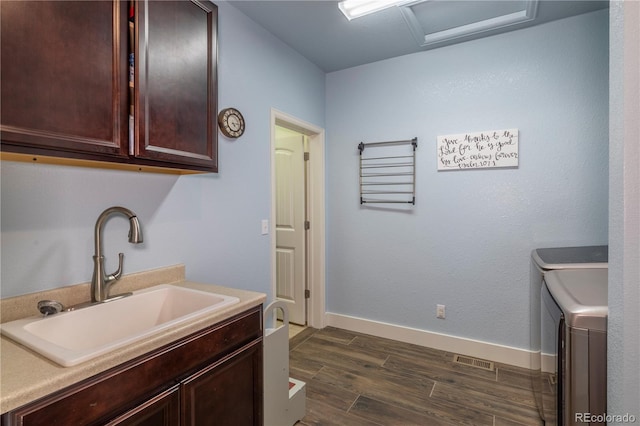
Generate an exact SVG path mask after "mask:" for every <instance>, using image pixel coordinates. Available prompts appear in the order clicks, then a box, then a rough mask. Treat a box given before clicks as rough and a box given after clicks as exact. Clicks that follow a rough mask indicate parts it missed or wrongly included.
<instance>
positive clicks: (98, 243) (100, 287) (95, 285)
mask: <svg viewBox="0 0 640 426" xmlns="http://www.w3.org/2000/svg"><path fill="white" fill-rule="evenodd" d="M114 214H122V215H124V216H126V217H127V218H128V219H129V242H130V243H132V244H139V243H141V242H142V229H141V228H140V222H139V221H138V217H137V216H136V214H135V213H133V212H132V211H131V210H129V209H127V208H125V207H119V206H115V207H110V208H108V209H106V210H105V211H103V212H102V213H101V214H100V216H98V220H97V221H96V227H95V235H94V240H95V252H94V255H93V278H92V279H91V301H92V302H104V301H105V300H107V299H109V289H110V288H111V285H113V284H114V283H115V282H116V281H117V280H119V279H120V277H121V276H122V263H123V259H124V254H123V253H119V254H118V269H117V270H116V272H114V273H113V274H109V275H107V274H106V273H105V271H104V255H103V254H102V228H103V227H104V224H105V222H106V221H107V219H108V218H109V217H110V216H111V215H114Z"/></svg>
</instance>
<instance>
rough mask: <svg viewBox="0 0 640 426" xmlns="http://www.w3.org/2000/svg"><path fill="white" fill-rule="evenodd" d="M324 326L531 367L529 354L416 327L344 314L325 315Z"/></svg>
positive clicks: (523, 350)
mask: <svg viewBox="0 0 640 426" xmlns="http://www.w3.org/2000/svg"><path fill="white" fill-rule="evenodd" d="M325 324H326V325H328V326H331V327H336V328H342V329H344V330H350V331H356V332H359V333H365V334H370V335H373V336H377V337H384V338H387V339H393V340H398V341H400V342H405V343H413V344H414V345H419V346H425V347H429V348H434V349H439V350H443V351H447V352H453V353H456V354H461V355H468V356H472V357H476V358H481V359H485V360H489V361H494V362H500V363H503V364H509V365H514V366H516V367H522V368H529V369H530V368H531V351H528V350H526V349H521V348H514V347H510V346H504V345H498V344H495V343H487V342H482V341H479V340H473V339H467V338H464V337H456V336H450V335H447V334H442V333H434V332H432V331H426V330H420V329H417V328H411V327H404V326H400V325H395V324H389V323H384V322H379V321H372V320H368V319H363V318H357V317H352V316H348V315H341V314H334V313H331V312H327V313H326V314H325Z"/></svg>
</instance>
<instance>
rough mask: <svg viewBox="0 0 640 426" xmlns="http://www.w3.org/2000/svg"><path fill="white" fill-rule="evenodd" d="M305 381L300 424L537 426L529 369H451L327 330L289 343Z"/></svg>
mask: <svg viewBox="0 0 640 426" xmlns="http://www.w3.org/2000/svg"><path fill="white" fill-rule="evenodd" d="M289 355H290V366H289V368H290V375H291V377H293V378H296V379H299V380H302V381H304V382H306V383H307V390H306V391H307V412H306V416H305V417H304V418H303V419H302V420H301V421H300V422H299V423H298V424H297V425H298V426H306V425H341V426H352V425H353V426H359V425H381V426H388V425H402V426H405V425H434V426H437V425H461V424H466V425H495V426H507V425H540V424H541V422H540V420H539V418H538V414H537V411H536V408H535V402H534V399H533V394H532V392H531V390H530V379H529V376H528V370H526V369H522V368H517V367H512V366H508V365H503V364H496V369H495V371H486V370H482V369H479V368H475V367H470V366H466V365H461V364H455V363H453V362H452V361H453V355H454V354H452V353H447V352H443V351H439V350H435V349H430V348H424V347H421V346H416V345H411V344H407V343H402V342H397V341H393V340H389V339H382V338H378V337H373V336H369V335H365V334H359V333H354V332H350V331H345V330H341V329H337V328H332V327H328V328H325V329H322V330H316V329H311V328H308V329H305V330H304V331H302V332H301V333H299V334H298V335H296V336H294V337H293V338H292V339H291V340H290V343H289Z"/></svg>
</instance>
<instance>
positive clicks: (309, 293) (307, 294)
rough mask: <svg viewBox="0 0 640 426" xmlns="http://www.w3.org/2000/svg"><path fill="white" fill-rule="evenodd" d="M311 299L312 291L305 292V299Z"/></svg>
mask: <svg viewBox="0 0 640 426" xmlns="http://www.w3.org/2000/svg"><path fill="white" fill-rule="evenodd" d="M310 297H311V290H305V291H304V298H305V299H308V298H310Z"/></svg>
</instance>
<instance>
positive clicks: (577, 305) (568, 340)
mask: <svg viewBox="0 0 640 426" xmlns="http://www.w3.org/2000/svg"><path fill="white" fill-rule="evenodd" d="M607 275H608V270H607V269H606V268H602V269H564V270H559V271H549V272H547V273H546V274H545V277H544V284H543V285H542V310H543V312H546V313H548V317H545V315H544V314H543V315H542V318H543V320H544V319H545V318H547V321H546V322H543V323H542V324H541V328H542V335H545V334H550V335H552V336H553V337H554V338H555V342H557V343H556V345H555V353H554V354H553V355H554V356H555V359H556V363H555V364H556V365H555V369H554V371H552V372H550V373H545V372H544V371H543V372H542V375H543V377H545V376H546V377H548V378H553V380H547V381H546V383H545V381H544V380H543V385H547V389H548V392H547V393H546V394H545V392H543V395H542V403H543V409H544V414H545V424H547V425H550V424H553V425H560V426H579V425H584V424H589V425H591V426H596V425H597V426H605V425H606V422H605V418H606V412H607V319H608V315H609V307H608V297H607V289H608V276H607Z"/></svg>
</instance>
